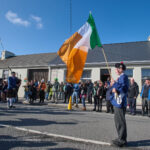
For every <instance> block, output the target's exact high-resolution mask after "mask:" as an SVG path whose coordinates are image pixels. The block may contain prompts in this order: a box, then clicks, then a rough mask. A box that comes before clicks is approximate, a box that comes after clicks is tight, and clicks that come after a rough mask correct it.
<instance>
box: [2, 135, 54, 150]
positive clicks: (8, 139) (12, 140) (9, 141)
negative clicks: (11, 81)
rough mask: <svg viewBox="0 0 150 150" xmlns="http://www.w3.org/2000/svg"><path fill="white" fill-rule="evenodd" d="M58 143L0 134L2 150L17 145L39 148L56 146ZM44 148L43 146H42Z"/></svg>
mask: <svg viewBox="0 0 150 150" xmlns="http://www.w3.org/2000/svg"><path fill="white" fill-rule="evenodd" d="M56 145H57V143H55V142H51V141H28V140H25V141H23V140H17V138H16V137H12V136H6V135H1V136H0V148H1V149H2V150H8V149H12V148H16V147H20V148H21V149H22V148H23V147H26V148H29V149H30V148H31V147H32V148H33V147H34V148H35V147H37V148H39V147H49V146H56ZM41 149H42V148H41Z"/></svg>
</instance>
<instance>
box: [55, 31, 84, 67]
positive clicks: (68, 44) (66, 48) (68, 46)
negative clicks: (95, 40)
mask: <svg viewBox="0 0 150 150" xmlns="http://www.w3.org/2000/svg"><path fill="white" fill-rule="evenodd" d="M81 38H82V36H81V35H80V34H79V33H78V32H76V33H74V34H73V35H72V36H71V37H70V38H69V39H67V40H66V41H65V42H64V44H63V45H62V46H61V48H60V49H59V51H58V52H57V54H58V55H59V56H60V58H61V59H62V60H63V61H64V63H66V64H67V62H68V60H69V56H70V53H71V51H72V49H73V47H74V46H75V45H76V43H77V42H78V41H79V40H80V39H81Z"/></svg>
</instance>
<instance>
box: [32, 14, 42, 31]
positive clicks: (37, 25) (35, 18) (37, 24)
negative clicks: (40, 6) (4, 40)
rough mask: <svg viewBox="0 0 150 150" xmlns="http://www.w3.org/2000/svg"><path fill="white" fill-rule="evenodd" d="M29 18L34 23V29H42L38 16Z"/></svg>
mask: <svg viewBox="0 0 150 150" xmlns="http://www.w3.org/2000/svg"><path fill="white" fill-rule="evenodd" d="M30 16H31V19H32V20H34V21H35V22H36V27H37V28H38V29H42V28H43V23H42V18H41V17H39V16H35V15H30Z"/></svg>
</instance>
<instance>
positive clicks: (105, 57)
mask: <svg viewBox="0 0 150 150" xmlns="http://www.w3.org/2000/svg"><path fill="white" fill-rule="evenodd" d="M102 53H103V55H104V59H105V62H106V66H107V69H108V73H109V75H110V78H111V77H112V76H111V72H110V67H109V64H108V60H107V56H106V54H105V51H104V48H103V47H102Z"/></svg>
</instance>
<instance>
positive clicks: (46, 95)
mask: <svg viewBox="0 0 150 150" xmlns="http://www.w3.org/2000/svg"><path fill="white" fill-rule="evenodd" d="M48 96H49V93H48V92H46V94H45V99H46V100H48Z"/></svg>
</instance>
